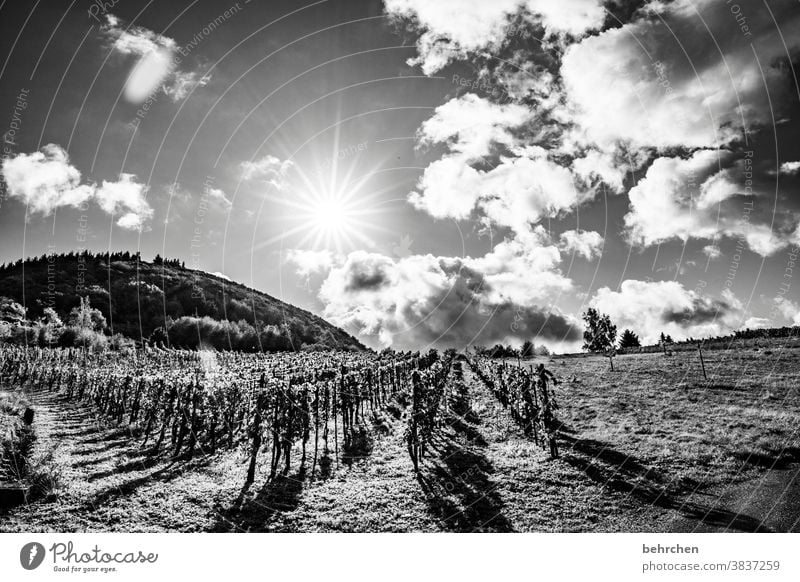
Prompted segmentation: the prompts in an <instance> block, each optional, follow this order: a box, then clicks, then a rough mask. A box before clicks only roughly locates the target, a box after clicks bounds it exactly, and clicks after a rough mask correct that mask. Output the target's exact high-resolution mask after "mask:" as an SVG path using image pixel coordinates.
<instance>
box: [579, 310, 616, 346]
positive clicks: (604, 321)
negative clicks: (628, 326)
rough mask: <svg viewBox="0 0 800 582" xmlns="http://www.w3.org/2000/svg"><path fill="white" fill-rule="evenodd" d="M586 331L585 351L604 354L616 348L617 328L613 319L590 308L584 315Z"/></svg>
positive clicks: (584, 337)
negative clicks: (612, 321)
mask: <svg viewBox="0 0 800 582" xmlns="http://www.w3.org/2000/svg"><path fill="white" fill-rule="evenodd" d="M583 321H585V322H586V330H585V331H584V332H583V349H584V350H587V351H590V352H604V351H606V350H609V349H611V348H612V347H613V346H614V342H615V341H616V339H617V326H616V325H614V324H613V323H611V318H610V317H609V316H608V315H606V314H603V313H600V312H599V311H597V310H596V309H595V308H593V307H590V308H589V309H587V310H586V313H584V314H583Z"/></svg>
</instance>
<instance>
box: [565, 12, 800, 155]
mask: <svg viewBox="0 0 800 582" xmlns="http://www.w3.org/2000/svg"><path fill="white" fill-rule="evenodd" d="M554 4H555V3H554ZM787 6H788V4H787V3H782V5H781V6H778V4H777V3H776V6H775V7H774V10H775V12H776V13H779V14H780V15H782V16H784V17H785V18H784V19H783V20H781V18H780V16H779V17H778V18H779V21H780V22H781V25H782V26H781V28H782V29H783V30H784V33H785V36H784V38H785V40H786V42H787V44H788V45H789V49H790V50H791V49H792V48H793V47H797V45H798V43H799V42H800V34H799V33H798V31H799V30H800V27H798V22H799V21H800V18H799V17H798V14H797V12H796V11H793V12H792V13H788V14H786V13H785V11H783V10H782V9H784V8H787ZM695 7H697V8H698V10H700V12H701V13H702V16H703V18H702V19H700V18H699V17H698V14H697V13H696V12H695V11H694V8H695ZM779 8H780V9H781V10H782V11H779ZM645 12H646V13H647V15H646V16H641V17H639V18H636V19H634V20H633V21H631V22H629V23H626V24H624V25H623V26H621V27H618V28H613V29H609V30H606V31H604V32H602V33H600V34H598V35H595V36H590V37H587V38H585V39H583V40H582V41H580V42H579V43H577V44H574V45H572V46H570V47H569V48H568V49H567V51H566V53H565V55H564V57H563V60H562V66H561V74H562V78H563V83H564V87H565V89H566V94H567V97H568V104H569V106H570V107H571V108H572V109H573V112H574V121H575V123H577V124H578V126H579V127H580V130H581V132H582V134H583V137H584V139H585V140H586V142H587V143H596V144H599V145H603V146H606V147H608V146H611V147H613V146H616V145H617V144H618V143H620V142H623V143H628V144H630V145H631V146H633V147H635V148H643V147H648V146H653V147H656V148H669V147H687V148H711V147H716V146H718V145H725V144H728V143H730V142H732V141H734V140H742V139H743V132H742V130H743V124H744V123H745V122H746V123H747V126H748V127H752V126H754V125H756V124H760V123H765V124H770V123H771V114H770V111H771V110H772V109H773V107H775V108H778V109H780V108H781V106H782V104H784V103H785V102H786V101H787V99H785V98H786V97H787V96H790V94H789V93H788V92H787V91H788V87H789V84H788V83H786V82H785V81H784V80H785V79H786V78H787V71H788V68H787V67H783V66H782V64H781V62H780V60H781V59H785V58H786V57H787V52H786V49H785V48H784V45H783V43H782V39H781V37H780V36H779V35H777V34H775V28H774V23H773V22H772V20H771V16H772V15H771V13H770V12H769V11H761V10H755V9H754V10H751V11H749V13H748V14H747V18H748V20H747V24H748V26H749V27H750V33H751V37H752V40H751V41H749V42H741V40H742V39H741V38H740V37H739V35H738V34H731V33H730V31H731V25H730V22H731V20H732V18H733V17H732V16H731V13H730V6H729V3H725V2H710V1H700V2H674V3H669V4H667V3H655V4H652V5H650V10H648V11H645ZM656 13H658V16H656ZM662 18H663V20H662ZM704 24H708V25H709V26H710V27H711V29H712V32H711V34H712V35H713V36H714V38H715V41H714V42H715V43H716V44H712V41H710V40H705V41H704V40H702V39H706V38H708V37H709V31H707V30H706V29H705V27H704ZM715 32H716V33H719V34H715ZM738 32H739V31H736V33H738ZM676 36H677V37H678V38H691V39H692V42H684V43H683V44H682V45H681V48H682V49H683V50H685V51H687V54H686V55H685V56H684V55H683V54H681V52H680V51H678V53H677V56H676V51H677V50H678V49H677V48H676V44H675V37H676ZM751 42H752V43H753V46H758V53H757V54H758V59H759V61H760V66H759V61H757V60H756V58H755V57H754V53H753V51H752V49H751ZM720 50H721V51H723V52H722V54H720ZM723 55H724V56H723ZM762 69H763V74H762ZM765 83H766V84H767V86H768V87H769V93H770V96H771V97H772V105H771V104H770V103H769V102H767V100H766V94H765V91H764V85H765Z"/></svg>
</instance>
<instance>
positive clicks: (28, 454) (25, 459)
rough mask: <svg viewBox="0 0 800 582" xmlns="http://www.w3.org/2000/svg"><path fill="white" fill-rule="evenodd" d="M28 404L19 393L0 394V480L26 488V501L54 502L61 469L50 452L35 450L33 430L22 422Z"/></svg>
mask: <svg viewBox="0 0 800 582" xmlns="http://www.w3.org/2000/svg"><path fill="white" fill-rule="evenodd" d="M29 409H30V402H29V401H28V399H27V397H26V396H25V395H24V394H22V393H20V392H2V393H0V430H2V434H3V435H4V436H3V437H2V441H0V481H6V482H7V483H8V484H12V485H16V486H20V487H24V488H26V489H27V488H29V489H27V493H26V495H25V500H26V502H32V501H36V500H38V499H46V498H49V499H55V495H56V492H57V490H58V488H59V482H60V468H59V467H58V465H57V464H56V463H55V461H54V454H53V451H52V450H47V451H36V450H35V449H36V431H35V428H34V426H33V425H29V424H27V423H26V422H24V416H25V412H26V411H27V410H29Z"/></svg>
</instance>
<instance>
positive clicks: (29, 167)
mask: <svg viewBox="0 0 800 582" xmlns="http://www.w3.org/2000/svg"><path fill="white" fill-rule="evenodd" d="M2 169H3V180H4V181H5V183H6V186H7V189H8V195H9V196H10V197H11V198H18V199H19V200H21V201H22V202H23V203H25V204H26V205H27V206H28V207H29V210H30V211H31V212H34V213H35V212H39V213H42V214H45V215H49V214H51V213H52V212H53V210H55V209H56V208H59V207H61V206H73V207H78V206H80V205H81V204H83V203H84V202H86V201H88V200H89V199H91V198H92V196H93V195H94V189H93V187H92V186H89V185H86V184H81V173H80V171H78V169H77V168H75V167H74V166H73V165H71V164H70V162H69V156H68V155H67V152H66V151H65V150H64V149H63V148H62V147H60V146H58V145H56V144H48V145H46V146H44V147H43V148H42V149H41V150H40V151H38V152H33V153H31V154H25V153H21V154H18V155H16V156H12V157H8V158H6V159H4V160H3V166H2Z"/></svg>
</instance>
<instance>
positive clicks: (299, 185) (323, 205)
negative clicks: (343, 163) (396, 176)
mask: <svg viewBox="0 0 800 582" xmlns="http://www.w3.org/2000/svg"><path fill="white" fill-rule="evenodd" d="M310 168H311V169H310V171H306V169H305V168H304V167H303V166H302V165H300V164H295V165H293V166H292V172H291V174H290V176H289V182H288V183H287V185H286V186H284V187H282V188H280V189H276V191H273V192H271V193H270V194H268V195H266V196H265V200H266V201H268V202H269V203H270V204H271V205H272V212H271V213H270V214H271V216H274V217H275V218H276V219H278V220H280V222H281V225H282V228H281V229H280V232H278V233H276V235H275V236H273V237H271V238H269V239H267V240H264V241H261V242H260V243H259V245H260V246H268V245H270V244H273V243H275V242H278V241H281V243H282V244H284V242H285V241H287V240H291V243H289V244H291V245H292V246H293V247H296V248H303V249H311V250H329V251H332V252H336V253H340V254H342V253H346V252H348V251H352V250H355V249H372V248H375V246H376V242H375V241H374V240H373V238H372V236H373V235H375V234H377V233H383V234H386V233H390V231H388V230H387V229H386V228H385V227H384V226H382V225H381V222H382V218H384V219H385V217H386V213H387V204H386V202H385V201H382V198H385V196H386V188H385V186H379V187H378V188H375V184H374V183H372V184H371V183H370V180H371V178H372V176H374V175H375V174H376V173H377V171H378V170H379V169H380V167H378V168H369V169H368V170H366V171H363V172H361V173H359V174H355V172H354V171H353V169H352V168H348V170H345V171H342V169H341V168H339V167H338V164H337V162H336V160H335V159H334V162H333V163H332V164H321V165H317V166H316V167H315V166H314V165H312V166H311V167H310Z"/></svg>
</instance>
